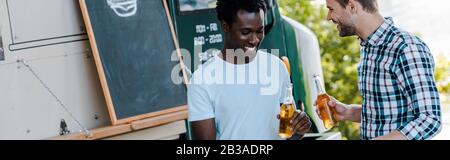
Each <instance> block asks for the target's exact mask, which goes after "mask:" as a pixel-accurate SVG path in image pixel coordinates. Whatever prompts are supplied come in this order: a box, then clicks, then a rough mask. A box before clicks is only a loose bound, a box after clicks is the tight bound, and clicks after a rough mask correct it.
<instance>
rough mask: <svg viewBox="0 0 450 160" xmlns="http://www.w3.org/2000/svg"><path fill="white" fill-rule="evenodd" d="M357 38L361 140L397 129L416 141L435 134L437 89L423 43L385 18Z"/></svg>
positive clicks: (438, 120) (438, 124)
mask: <svg viewBox="0 0 450 160" xmlns="http://www.w3.org/2000/svg"><path fill="white" fill-rule="evenodd" d="M360 41H361V59H360V63H359V65H358V87H359V91H360V93H361V96H362V97H363V103H362V115H361V121H362V122H361V139H373V138H375V137H379V136H383V135H386V134H389V133H391V132H393V131H395V130H397V131H399V132H400V133H402V134H403V135H405V136H406V137H407V138H408V139H414V140H424V139H430V138H432V137H433V136H435V135H436V134H437V133H439V131H440V129H441V110H440V102H439V93H438V90H437V88H436V84H435V80H434V60H433V57H432V55H431V53H430V50H429V49H428V47H427V45H426V44H425V43H424V42H422V41H421V40H420V39H419V38H417V37H416V36H413V35H411V34H409V33H407V32H404V31H401V30H399V29H398V28H397V27H395V26H394V22H393V20H392V18H386V20H385V22H384V23H383V24H382V25H381V26H380V27H379V28H378V29H377V30H376V31H375V32H374V33H373V34H372V35H371V36H369V38H368V40H367V41H364V40H362V39H360Z"/></svg>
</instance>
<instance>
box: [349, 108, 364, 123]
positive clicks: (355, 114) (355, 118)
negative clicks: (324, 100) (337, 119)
mask: <svg viewBox="0 0 450 160" xmlns="http://www.w3.org/2000/svg"><path fill="white" fill-rule="evenodd" d="M346 107H347V109H349V111H350V116H349V117H348V118H347V119H348V120H349V121H352V122H356V123H361V112H362V108H361V106H360V105H355V104H352V105H347V106H346Z"/></svg>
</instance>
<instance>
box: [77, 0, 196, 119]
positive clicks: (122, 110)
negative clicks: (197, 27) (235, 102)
mask: <svg viewBox="0 0 450 160" xmlns="http://www.w3.org/2000/svg"><path fill="white" fill-rule="evenodd" d="M80 6H81V10H82V13H83V18H84V21H85V24H86V29H87V31H88V35H89V39H90V42H91V48H92V51H93V54H94V58H95V61H96V65H97V70H98V73H99V76H100V80H101V84H102V88H103V91H104V94H105V97H106V101H107V102H106V103H107V106H108V110H109V114H110V116H111V121H112V124H113V125H115V124H122V123H127V122H131V121H134V120H138V119H142V118H148V117H155V116H158V115H163V114H167V113H171V112H177V111H181V110H186V104H187V96H186V87H185V85H184V84H183V83H176V80H174V74H173V73H176V74H175V77H177V76H178V78H180V79H182V80H184V82H186V76H185V75H184V74H179V73H184V72H181V71H180V72H173V71H174V68H176V66H178V68H179V66H184V65H183V64H182V61H179V59H181V58H180V57H181V56H179V55H180V54H179V53H178V52H174V51H176V49H177V48H178V44H177V41H176V39H175V38H176V37H175V35H174V31H173V26H172V22H171V18H170V15H169V14H168V13H169V12H168V11H167V4H166V2H164V1H163V0H80ZM173 53H177V54H176V55H177V56H178V59H177V60H173V58H171V57H172V54H173ZM181 68H184V67H181ZM181 82H182V81H181Z"/></svg>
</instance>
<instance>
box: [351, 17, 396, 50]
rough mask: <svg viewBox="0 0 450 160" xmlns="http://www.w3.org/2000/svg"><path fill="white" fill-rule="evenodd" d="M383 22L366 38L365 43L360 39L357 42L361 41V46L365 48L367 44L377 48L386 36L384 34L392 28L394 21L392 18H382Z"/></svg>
mask: <svg viewBox="0 0 450 160" xmlns="http://www.w3.org/2000/svg"><path fill="white" fill-rule="evenodd" d="M384 19H385V20H384V22H383V24H381V26H380V27H378V29H377V30H375V32H373V33H372V35H370V36H369V37H368V38H367V41H364V40H363V39H362V38H359V40H360V41H361V46H366V45H368V44H370V45H372V46H378V45H381V43H383V39H384V37H385V36H386V34H385V33H386V32H387V31H388V30H389V29H390V28H391V27H392V26H394V20H393V18H392V17H386V18H384Z"/></svg>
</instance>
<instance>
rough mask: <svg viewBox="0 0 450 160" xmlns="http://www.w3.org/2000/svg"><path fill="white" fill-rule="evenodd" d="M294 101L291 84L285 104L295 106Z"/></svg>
mask: <svg viewBox="0 0 450 160" xmlns="http://www.w3.org/2000/svg"><path fill="white" fill-rule="evenodd" d="M293 103H294V99H293V97H292V84H290V85H289V86H288V88H287V94H286V99H285V100H284V104H293Z"/></svg>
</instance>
